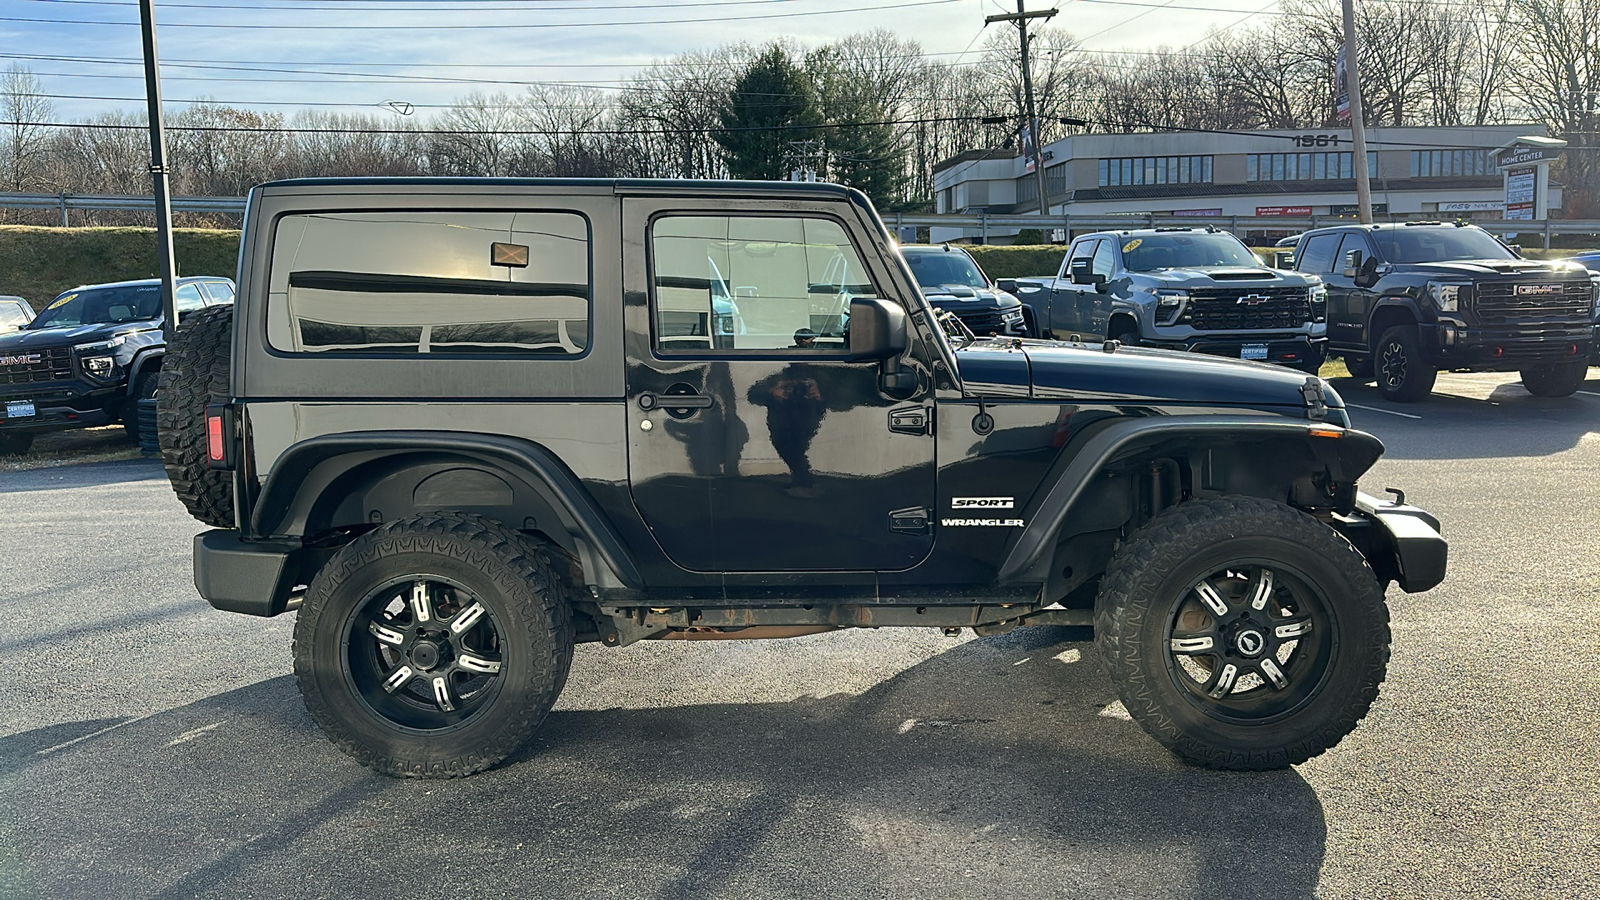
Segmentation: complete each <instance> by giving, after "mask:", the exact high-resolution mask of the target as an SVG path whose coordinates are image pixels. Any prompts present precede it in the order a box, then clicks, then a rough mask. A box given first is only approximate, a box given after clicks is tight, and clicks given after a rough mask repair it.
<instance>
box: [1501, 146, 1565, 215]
mask: <svg viewBox="0 0 1600 900" xmlns="http://www.w3.org/2000/svg"><path fill="white" fill-rule="evenodd" d="M1565 146H1567V142H1566V141H1563V140H1558V139H1556V138H1547V137H1519V138H1517V139H1516V140H1514V141H1512V142H1511V143H1509V144H1506V145H1504V146H1502V147H1498V148H1496V149H1495V150H1494V151H1493V152H1492V153H1491V154H1490V155H1491V156H1492V157H1493V158H1494V161H1495V165H1496V166H1498V167H1499V169H1500V171H1501V172H1503V173H1504V177H1505V209H1506V212H1505V217H1506V218H1507V219H1520V220H1524V221H1534V220H1543V219H1547V218H1549V212H1550V164H1551V163H1552V162H1555V160H1556V158H1557V157H1559V156H1560V155H1561V148H1563V147H1565Z"/></svg>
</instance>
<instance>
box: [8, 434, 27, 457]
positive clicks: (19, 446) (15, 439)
mask: <svg viewBox="0 0 1600 900" xmlns="http://www.w3.org/2000/svg"><path fill="white" fill-rule="evenodd" d="M32 446H33V435H31V434H0V456H21V455H22V454H24V453H27V452H28V448H29V447H32Z"/></svg>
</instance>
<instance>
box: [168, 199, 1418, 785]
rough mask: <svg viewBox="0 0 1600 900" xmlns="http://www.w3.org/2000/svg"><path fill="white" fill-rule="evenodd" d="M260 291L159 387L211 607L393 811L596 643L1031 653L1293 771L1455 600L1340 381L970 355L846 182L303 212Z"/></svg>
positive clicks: (266, 238)
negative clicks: (847, 631) (396, 798)
mask: <svg viewBox="0 0 1600 900" xmlns="http://www.w3.org/2000/svg"><path fill="white" fill-rule="evenodd" d="M841 258H842V260H841ZM828 272H849V273H851V274H850V275H849V276H848V278H847V279H845V280H843V281H841V282H840V283H837V284H831V283H830V282H828V280H827V277H826V273H828ZM239 273H240V286H241V290H240V296H239V303H238V305H237V307H236V308H235V310H207V311H205V312H203V313H201V314H200V315H199V316H196V317H195V318H194V319H192V320H191V321H190V322H188V323H186V324H185V327H184V328H183V330H181V331H180V332H179V340H178V341H177V342H176V346H175V348H174V354H173V357H172V359H171V360H169V362H168V364H167V366H166V369H165V370H164V371H163V373H162V390H161V393H160V399H159V403H160V424H161V432H162V433H161V442H162V448H163V454H164V457H165V461H166V464H167V468H168V472H169V475H170V477H171V479H172V482H173V485H174V486H175V488H176V489H177V492H178V494H179V495H180V496H181V497H182V498H183V500H184V502H185V503H186V505H187V506H188V508H189V510H190V511H191V512H192V513H193V514H194V515H196V516H197V517H198V518H200V519H201V520H203V521H205V522H207V523H210V524H212V525H214V526H216V527H217V530H213V531H207V532H204V533H202V534H201V535H199V536H198V537H197V538H196V540H195V583H196V585H197V587H198V588H199V591H200V593H201V594H202V595H203V596H204V597H205V598H206V599H207V600H209V601H210V602H211V604H212V605H213V606H215V607H217V608H219V609H223V610H229V611H234V612H241V613H248V614H252V615H259V616H274V615H278V614H280V613H283V612H286V611H289V610H297V611H298V620H297V622H296V623H295V637H294V651H293V656H294V666H295V671H296V674H297V675H298V678H299V683H300V688H301V690H302V692H303V694H304V696H305V699H306V702H307V704H308V706H309V708H310V710H311V713H312V715H313V716H314V718H315V719H316V721H317V722H318V723H319V724H320V725H321V727H322V728H323V729H324V730H325V731H326V732H327V733H328V734H329V735H330V736H331V737H332V738H333V740H334V741H335V742H336V743H337V744H338V745H339V746H340V747H342V748H344V749H345V750H346V751H348V752H349V753H351V754H352V755H353V756H355V757H356V758H357V759H358V760H360V761H361V762H362V763H364V764H366V765H369V766H372V767H373V768H375V769H378V770H380V771H383V772H387V773H390V774H396V775H412V776H427V777H443V776H452V775H463V774H468V773H471V772H475V771H478V770H481V769H484V768H486V767H488V766H491V765H493V764H494V763H496V762H497V761H499V760H501V759H503V758H504V757H505V756H506V755H507V754H509V753H511V752H512V750H514V749H515V748H516V747H517V746H518V745H519V744H520V743H522V742H523V740H524V739H525V738H527V737H528V736H529V735H530V734H531V733H532V732H533V730H534V729H535V728H536V727H537V726H538V725H539V723H540V721H541V720H542V719H543V718H544V716H545V714H546V712H547V711H548V710H549V709H550V707H551V704H552V703H554V701H555V699H556V695H557V693H558V692H559V691H560V690H561V687H562V685H563V683H564V682H565V680H566V677H567V671H568V667H569V665H570V663H571V661H572V653H573V646H574V644H575V643H576V642H580V641H592V642H597V643H600V644H603V645H605V646H607V647H622V646H626V645H628V644H632V643H635V642H637V641H642V640H648V639H679V640H697V639H728V638H780V637H792V636H796V635H802V634H810V633H815V632H823V631H829V630H833V629H839V628H851V627H882V626H925V627H934V628H941V629H945V630H947V631H952V632H953V631H955V630H957V629H961V628H972V629H974V630H975V631H976V632H977V633H979V634H984V635H989V634H997V633H1000V632H1005V631H1008V630H1011V629H1014V628H1018V627H1024V626H1030V625H1048V624H1057V625H1075V626H1089V625H1092V626H1093V628H1094V630H1095V632H1096V636H1097V640H1098V641H1099V644H1100V647H1101V649H1102V651H1103V656H1104V659H1105V663H1106V666H1107V667H1108V669H1109V671H1110V673H1111V676H1112V678H1113V680H1114V681H1115V683H1116V685H1117V690H1118V691H1119V692H1120V695H1121V699H1122V702H1123V703H1124V704H1125V705H1126V706H1127V709H1128V711H1129V712H1130V713H1131V714H1132V715H1133V717H1134V718H1135V719H1137V720H1138V721H1139V722H1140V723H1141V724H1142V725H1143V726H1144V728H1145V729H1146V730H1147V731H1149V733H1150V734H1151V735H1153V736H1154V737H1155V738H1156V739H1157V740H1159V741H1161V742H1162V743H1163V744H1165V745H1166V746H1168V747H1170V748H1172V749H1173V750H1174V751H1176V752H1177V753H1178V754H1179V755H1181V756H1182V757H1183V758H1184V759H1187V760H1190V761H1192V762H1195V763H1198V764H1202V765H1208V766H1216V767H1223V768H1235V769H1263V768H1273V767H1282V766H1286V765H1290V764H1294V763H1297V762H1301V761H1303V760H1306V759H1309V758H1310V757H1313V756H1315V755H1317V754H1319V753H1321V752H1323V751H1324V750H1326V749H1327V748H1329V747H1332V746H1333V745H1334V744H1335V743H1337V742H1338V741H1339V740H1340V739H1341V738H1342V737H1343V736H1344V735H1345V734H1346V733H1348V732H1349V731H1350V730H1351V729H1352V728H1354V727H1355V725H1356V723H1357V722H1358V721H1359V720H1360V719H1361V718H1362V717H1363V716H1364V715H1365V714H1366V712H1367V710H1368V708H1369V706H1370V705H1371V703H1372V702H1373V699H1374V697H1376V695H1377V692H1378V686H1379V683H1380V682H1382V680H1383V678H1384V672H1385V666H1386V663H1387V660H1388V656H1389V628H1388V613H1387V608H1386V606H1385V601H1384V590H1385V588H1386V586H1387V585H1389V584H1390V583H1391V582H1398V583H1399V585H1400V587H1401V588H1402V589H1403V590H1406V591H1421V590H1426V589H1428V588H1430V587H1432V586H1434V585H1436V584H1438V583H1439V581H1440V580H1441V579H1442V578H1443V577H1444V572H1445V557H1446V552H1445V551H1446V548H1445V544H1444V541H1443V540H1442V539H1441V538H1440V537H1439V534H1438V531H1437V528H1438V523H1437V521H1436V520H1435V519H1434V518H1433V517H1432V516H1430V515H1428V514H1427V513H1425V512H1423V511H1422V510H1420V509H1416V508H1414V507H1411V506H1407V505H1404V500H1403V498H1401V499H1400V500H1398V501H1397V502H1395V503H1387V502H1380V501H1378V500H1376V499H1374V498H1373V497H1370V496H1368V495H1366V494H1363V493H1360V492H1358V490H1357V487H1356V481H1357V479H1358V478H1359V477H1360V476H1361V474H1362V473H1363V472H1365V471H1367V469H1368V468H1369V467H1371V466H1372V464H1373V463H1374V462H1375V461H1376V460H1377V459H1378V456H1379V455H1380V454H1381V453H1382V450H1383V448H1382V445H1381V444H1380V443H1379V442H1378V440H1377V439H1376V438H1374V437H1372V436H1371V435H1369V434H1365V433H1363V432H1360V431H1356V430H1354V429H1352V428H1351V427H1350V426H1349V421H1348V419H1347V416H1346V413H1345V409H1344V407H1343V404H1342V402H1341V401H1340V399H1339V396H1338V395H1337V394H1336V393H1335V392H1334V391H1333V390H1332V389H1330V388H1329V387H1328V386H1327V385H1326V384H1325V383H1324V382H1323V381H1321V380H1320V379H1318V378H1316V377H1307V376H1306V375H1305V374H1303V373H1296V372H1292V371H1288V370H1285V369H1281V368H1277V367H1267V366H1260V365H1255V364H1250V363H1240V362H1233V361H1227V360H1219V359H1212V358H1207V357H1201V356H1194V355H1184V354H1178V353H1170V352H1165V351H1157V350H1133V349H1126V348H1122V347H1120V346H1119V345H1117V344H1116V343H1112V342H1108V343H1106V344H1105V345H1104V346H1102V345H1098V344H1096V345H1092V346H1090V345H1083V344H1070V343H1065V342H1051V341H1032V340H1024V339H1020V338H1009V337H991V338H985V339H978V338H974V337H972V336H971V332H970V331H967V330H965V329H961V328H959V326H957V325H956V324H955V323H953V322H946V321H944V320H942V319H941V317H940V316H939V315H938V314H936V313H935V311H934V310H933V309H932V307H931V306H930V305H929V304H928V302H927V300H926V299H925V298H924V297H923V295H922V293H921V292H920V291H919V290H918V289H917V284H916V281H915V280H914V279H913V278H912V275H911V272H910V271H908V267H907V266H906V264H905V263H904V261H903V259H902V258H901V256H900V255H899V254H898V253H897V252H896V251H895V247H894V243H893V240H892V238H891V236H890V234H889V232H888V231H887V229H885V228H884V226H883V224H882V223H881V222H880V221H879V219H878V216H877V215H876V213H875V212H874V210H873V209H872V207H871V205H870V204H869V203H868V201H867V199H866V197H865V196H863V195H862V194H860V193H858V192H855V191H851V190H847V189H844V188H840V187H835V186H831V185H807V184H784V183H740V182H670V181H585V180H550V181H540V180H387V179H384V180H304V181H285V182H278V183H274V184H268V185H265V186H262V187H259V188H256V189H255V190H254V191H253V192H252V193H251V196H250V203H249V213H248V215H247V217H246V223H245V229H244V238H243V245H242V249H241V257H240V262H239ZM830 284H831V287H829V285H830ZM729 285H737V286H738V287H739V288H740V290H739V292H738V294H737V297H738V309H739V319H740V327H739V328H737V329H734V330H732V331H729V332H726V333H722V332H719V330H718V329H717V328H716V327H715V325H714V323H715V320H716V317H717V311H718V308H719V307H718V303H719V300H721V299H723V298H726V297H728V296H730V295H729V293H728V292H727V287H728V286H729ZM235 316H237V318H235ZM946 324H948V325H949V326H950V327H949V330H948V333H947V331H946V329H945V328H944V327H942V326H944V325H946ZM802 329H805V330H809V332H810V334H809V335H807V337H808V340H805V341H803V342H802V341H799V340H797V339H796V338H795V337H794V335H795V334H796V333H797V332H799V331H801V330H802Z"/></svg>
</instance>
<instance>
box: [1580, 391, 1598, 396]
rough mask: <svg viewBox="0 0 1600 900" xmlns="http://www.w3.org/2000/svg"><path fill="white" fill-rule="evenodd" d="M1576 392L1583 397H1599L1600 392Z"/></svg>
mask: <svg viewBox="0 0 1600 900" xmlns="http://www.w3.org/2000/svg"><path fill="white" fill-rule="evenodd" d="M1578 393H1580V394H1582V395H1584V396H1585V397H1600V394H1596V393H1595V392H1594V391H1579V392H1578Z"/></svg>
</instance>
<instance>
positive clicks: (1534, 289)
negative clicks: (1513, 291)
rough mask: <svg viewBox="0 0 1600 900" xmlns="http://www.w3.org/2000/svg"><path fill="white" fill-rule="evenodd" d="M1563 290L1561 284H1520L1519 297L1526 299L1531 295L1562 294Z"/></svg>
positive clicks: (1518, 287)
mask: <svg viewBox="0 0 1600 900" xmlns="http://www.w3.org/2000/svg"><path fill="white" fill-rule="evenodd" d="M1561 290H1562V287H1561V285H1559V284H1519V285H1517V296H1518V297H1526V296H1529V295H1530V294H1531V295H1540V294H1559V293H1561Z"/></svg>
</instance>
